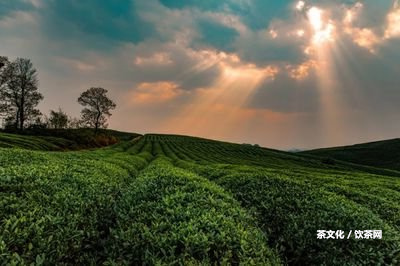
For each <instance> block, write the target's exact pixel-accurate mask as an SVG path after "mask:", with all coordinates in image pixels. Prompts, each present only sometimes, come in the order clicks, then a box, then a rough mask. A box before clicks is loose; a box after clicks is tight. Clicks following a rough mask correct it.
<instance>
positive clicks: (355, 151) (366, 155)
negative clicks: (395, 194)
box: [302, 139, 400, 171]
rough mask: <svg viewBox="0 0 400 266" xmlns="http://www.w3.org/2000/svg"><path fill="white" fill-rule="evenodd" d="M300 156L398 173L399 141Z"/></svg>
mask: <svg viewBox="0 0 400 266" xmlns="http://www.w3.org/2000/svg"><path fill="white" fill-rule="evenodd" d="M302 154H308V155H316V156H323V157H327V158H333V159H337V160H342V161H347V162H352V163H357V164H363V165H369V166H373V167H381V168H386V169H392V170H396V171H400V139H391V140H383V141H375V142H370V143H363V144H356V145H352V146H344V147H334V148H327V149H318V150H312V151H306V152H303V153H302Z"/></svg>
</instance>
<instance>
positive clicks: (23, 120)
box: [19, 82, 25, 131]
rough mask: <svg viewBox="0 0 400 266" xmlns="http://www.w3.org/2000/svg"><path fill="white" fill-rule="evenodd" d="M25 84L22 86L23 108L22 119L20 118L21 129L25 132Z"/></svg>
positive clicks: (21, 109) (21, 111)
mask: <svg viewBox="0 0 400 266" xmlns="http://www.w3.org/2000/svg"><path fill="white" fill-rule="evenodd" d="M24 109H25V82H24V83H23V85H22V91H21V108H20V114H19V116H20V118H19V129H20V130H21V131H23V130H24V122H25V110H24Z"/></svg>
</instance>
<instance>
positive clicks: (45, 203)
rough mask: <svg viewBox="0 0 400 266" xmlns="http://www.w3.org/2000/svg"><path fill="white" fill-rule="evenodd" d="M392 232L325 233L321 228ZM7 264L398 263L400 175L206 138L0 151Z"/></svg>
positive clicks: (2, 249)
mask: <svg viewBox="0 0 400 266" xmlns="http://www.w3.org/2000/svg"><path fill="white" fill-rule="evenodd" d="M321 229H324V230H344V231H346V232H348V231H350V230H353V232H354V230H383V239H381V240H378V239H354V237H351V238H350V239H339V240H333V239H317V230H321ZM0 260H1V262H5V263H15V264H18V263H20V264H30V263H37V264H40V263H45V264H50V265H51V264H71V265H72V264H74V265H76V264H85V265H86V264H134V265H141V264H146V265H156V264H174V265H175V264H177V265H182V264H185V265H186V264H189V265H198V264H206V265H207V264H216V265H219V264H223V265H224V264H234V265H238V264H241V265H249V264H250V265H280V264H300V265H321V264H328V265H359V264H392V265H398V264H399V263H400V179H399V178H398V177H389V176H379V175H373V174H370V173H366V172H363V171H361V170H353V169H350V168H349V166H348V165H340V164H335V165H330V164H326V163H324V162H323V161H321V160H319V159H315V160H314V159H310V158H307V157H301V156H298V155H293V154H289V153H284V152H279V151H274V150H268V149H263V148H257V147H252V146H246V145H239V144H231V143H223V142H217V141H211V140H205V139H199V138H192V137H183V136H166V135H145V136H144V137H141V138H138V139H135V140H134V141H127V142H122V143H119V144H117V145H115V146H111V147H108V148H103V149H98V150H94V151H79V152H63V153H61V152H40V151H29V150H14V149H0Z"/></svg>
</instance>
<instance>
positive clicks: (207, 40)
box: [194, 20, 239, 52]
mask: <svg viewBox="0 0 400 266" xmlns="http://www.w3.org/2000/svg"><path fill="white" fill-rule="evenodd" d="M198 28H199V32H200V35H201V37H200V38H198V39H197V40H194V42H195V44H196V43H200V44H205V45H209V46H211V47H212V48H214V49H218V50H222V51H227V52H234V51H235V50H234V41H235V39H236V37H238V36H239V33H238V32H237V31H236V30H235V29H233V28H229V27H226V26H224V25H221V24H219V23H217V22H212V21H208V20H200V21H199V23H198Z"/></svg>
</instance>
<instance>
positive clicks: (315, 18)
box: [307, 6, 323, 31]
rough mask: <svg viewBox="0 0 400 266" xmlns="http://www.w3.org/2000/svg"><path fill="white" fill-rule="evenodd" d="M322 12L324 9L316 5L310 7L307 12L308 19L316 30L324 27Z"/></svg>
mask: <svg viewBox="0 0 400 266" xmlns="http://www.w3.org/2000/svg"><path fill="white" fill-rule="evenodd" d="M322 13H323V11H322V10H321V9H319V8H318V7H315V6H313V7H312V8H310V10H308V12H307V16H308V19H309V21H310V23H311V26H312V27H313V29H314V30H315V31H320V30H321V29H322Z"/></svg>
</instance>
